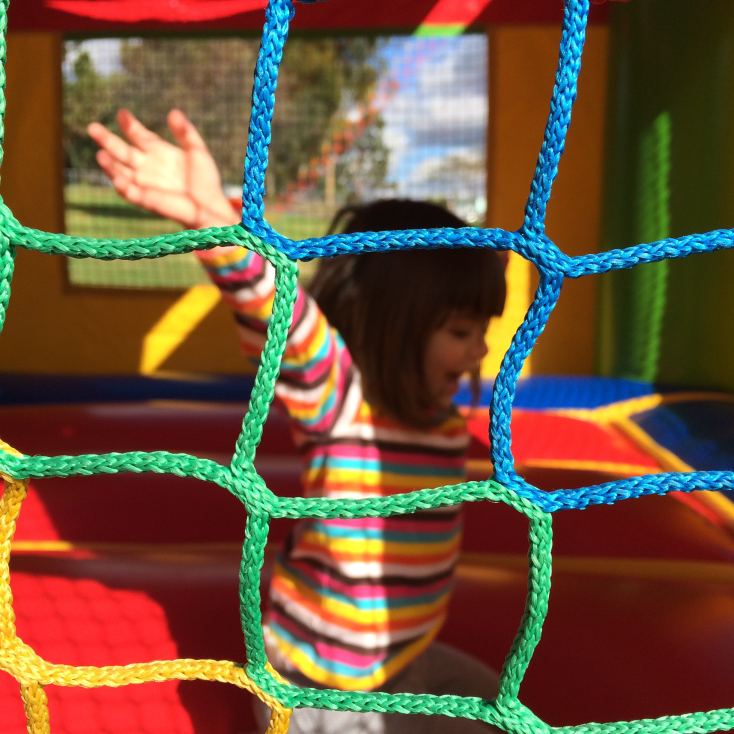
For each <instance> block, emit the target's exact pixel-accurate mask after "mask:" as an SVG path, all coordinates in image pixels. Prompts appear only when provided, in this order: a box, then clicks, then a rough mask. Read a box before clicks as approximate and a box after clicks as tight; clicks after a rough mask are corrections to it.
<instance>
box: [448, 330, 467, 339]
mask: <svg viewBox="0 0 734 734" xmlns="http://www.w3.org/2000/svg"><path fill="white" fill-rule="evenodd" d="M449 333H450V334H451V336H453V337H456V338H457V339H467V338H468V337H469V336H470V332H469V330H468V329H451V330H450V332H449Z"/></svg>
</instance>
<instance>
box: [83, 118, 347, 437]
mask: <svg viewBox="0 0 734 734" xmlns="http://www.w3.org/2000/svg"><path fill="white" fill-rule="evenodd" d="M117 121H118V124H119V126H120V130H121V131H122V134H123V136H124V137H119V136H117V135H115V134H114V133H113V132H111V131H110V130H108V129H107V128H106V127H104V126H103V125H101V124H100V123H97V122H94V123H92V124H90V125H89V127H88V131H89V135H90V136H91V137H92V139H93V140H94V141H95V142H96V143H97V145H99V148H100V149H99V151H98V152H97V161H98V163H99V165H100V167H101V168H102V170H103V171H104V172H105V173H106V174H107V176H108V178H109V179H110V181H111V182H112V184H113V186H114V187H115V189H116V190H117V192H118V193H119V194H120V196H122V197H123V198H124V199H126V200H127V201H129V202H130V203H131V204H135V205H136V206H140V207H142V208H144V209H147V210H148V211H151V212H154V213H155V214H159V215H161V216H164V217H167V218H169V219H173V220H175V221H177V222H179V223H180V224H182V225H183V226H184V227H187V228H190V229H199V228H201V227H212V226H223V225H228V224H236V223H237V222H238V221H239V217H238V215H237V213H236V212H235V211H234V210H233V209H232V207H231V206H230V204H229V201H228V200H227V197H226V196H225V195H224V192H223V191H222V184H221V179H220V175H219V170H218V168H217V165H216V163H215V161H214V159H213V158H212V156H211V153H210V152H209V149H208V147H207V145H206V143H205V142H204V140H203V138H202V137H201V135H200V134H199V131H198V130H197V129H196V127H195V126H194V125H193V123H192V122H191V121H190V120H189V119H188V118H187V117H186V116H185V115H184V114H183V112H181V111H180V110H171V112H169V114H168V126H169V128H170V130H171V133H172V134H173V137H174V139H175V140H176V143H177V145H172V144H171V143H169V142H167V141H166V140H164V139H163V138H161V137H160V136H158V135H156V134H155V133H154V132H152V131H151V130H149V129H148V128H147V127H145V126H144V125H143V124H142V123H141V122H140V121H139V120H138V119H137V118H136V117H135V116H134V115H133V114H132V113H131V112H129V111H128V110H120V111H119V112H118V115H117ZM197 254H198V255H199V259H200V260H201V262H202V264H203V265H204V267H205V268H206V270H207V273H208V274H209V277H210V278H211V280H212V281H213V282H214V283H215V284H216V285H217V286H218V287H219V289H220V292H221V294H222V298H223V300H224V301H225V302H226V303H227V305H228V306H229V307H230V309H231V310H232V312H233V314H234V317H235V320H236V322H237V331H238V335H239V341H240V345H241V347H242V351H243V352H244V353H245V356H246V357H247V359H248V360H249V361H250V362H251V363H253V365H255V366H256V365H257V362H258V360H259V358H260V352H261V350H262V347H263V344H264V343H265V331H266V329H267V322H268V319H269V318H270V313H271V310H272V301H273V295H274V288H275V282H274V281H275V278H274V275H275V274H274V271H273V268H272V266H271V265H270V264H269V263H268V262H267V261H265V260H263V259H262V258H260V257H259V256H258V255H256V254H254V253H251V252H248V251H247V250H244V249H242V248H240V247H219V248H216V249H214V250H210V251H208V252H202V253H197ZM351 371H352V370H351V359H350V357H349V353H348V352H347V350H346V349H345V347H344V344H343V342H342V340H341V338H340V337H339V335H338V334H337V333H336V332H335V331H334V330H333V329H331V328H330V327H329V325H328V323H327V322H326V319H325V318H324V315H323V314H322V313H321V311H320V310H319V308H318V306H317V305H316V303H315V302H314V301H313V300H312V299H311V298H310V297H308V296H307V295H306V294H305V293H304V292H303V291H302V290H301V289H300V288H299V291H298V295H297V300H296V306H295V313H294V317H293V324H292V326H291V329H290V333H289V337H288V343H287V345H286V352H285V357H284V359H283V363H282V368H281V379H280V380H279V381H278V384H277V386H276V394H277V395H278V397H279V398H280V399H281V401H282V402H283V403H284V404H285V406H286V408H287V410H288V412H289V413H290V415H291V417H292V418H293V419H294V420H295V421H296V422H297V423H298V424H300V426H301V428H302V429H303V430H304V431H306V432H322V431H327V430H328V429H329V428H330V426H331V424H332V422H333V420H334V417H335V416H336V415H337V413H338V412H339V406H340V405H341V401H342V398H343V396H344V393H345V391H346V384H347V381H348V379H349V375H350V373H351Z"/></svg>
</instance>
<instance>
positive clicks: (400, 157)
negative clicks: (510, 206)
mask: <svg viewBox="0 0 734 734" xmlns="http://www.w3.org/2000/svg"><path fill="white" fill-rule="evenodd" d="M396 49H397V52H396V54H395V60H394V63H395V65H396V66H397V64H398V63H401V62H404V63H406V64H407V69H406V70H402V69H400V68H396V69H395V74H396V76H397V79H398V82H399V83H398V86H397V90H396V91H395V93H394V95H393V96H392V97H391V98H390V100H389V102H388V103H387V104H386V106H385V108H384V110H383V119H384V121H385V132H384V134H385V138H384V139H385V143H386V145H387V146H388V147H389V148H390V150H391V166H390V167H391V177H392V178H394V179H396V180H397V181H398V182H400V179H401V178H405V177H406V176H409V177H410V179H411V184H412V185H417V183H418V180H419V177H420V176H421V175H425V176H427V175H428V174H429V172H430V171H431V164H430V163H429V160H428V158H429V157H430V156H431V153H432V154H433V156H434V159H436V156H437V158H438V159H441V158H444V157H446V156H450V155H456V154H458V153H459V152H460V151H464V152H465V153H466V154H467V155H471V156H474V157H475V158H479V159H482V160H483V158H484V146H485V137H486V128H487V51H486V37H484V36H481V35H479V36H477V35H468V36H461V37H458V38H451V39H421V38H412V39H403V40H401V41H400V42H398V44H397V45H396ZM429 50H430V51H431V52H432V55H430V56H429V55H428V53H429ZM428 149H431V151H429V150H428Z"/></svg>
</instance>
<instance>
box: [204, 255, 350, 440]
mask: <svg viewBox="0 0 734 734" xmlns="http://www.w3.org/2000/svg"><path fill="white" fill-rule="evenodd" d="M197 255H198V257H199V260H200V261H201V263H202V265H203V266H204V268H205V270H206V272H207V274H208V275H209V278H210V279H211V281H212V282H213V283H214V284H215V285H216V286H217V287H218V288H219V291H220V293H221V296H222V300H223V301H224V302H225V303H226V304H227V305H228V306H229V308H230V310H231V311H232V313H233V315H234V318H235V321H236V324H237V334H238V338H239V343H240V348H241V350H242V352H243V354H244V355H245V357H246V359H247V360H248V362H249V363H250V365H251V366H252V368H253V369H255V368H256V367H257V364H258V362H259V360H260V353H261V352H262V349H263V346H264V344H265V333H266V330H267V325H268V320H269V319H270V314H271V313H272V307H273V297H274V295H275V270H274V268H273V266H272V265H271V264H270V263H269V262H268V261H267V260H265V259H264V258H262V257H260V256H259V255H257V254H255V253H254V252H250V251H249V250H246V249H244V248H242V247H237V246H229V247H216V248H214V249H212V250H207V251H205V252H199V253H197ZM352 373H353V368H352V360H351V357H350V355H349V352H348V351H347V349H346V347H345V345H344V342H343V340H342V338H341V336H340V335H339V334H338V333H337V332H336V331H335V330H334V329H333V328H331V327H330V326H329V324H328V322H327V321H326V317H325V316H324V315H323V313H322V312H321V310H320V309H319V307H318V306H317V304H316V302H315V301H314V300H313V299H312V298H311V297H310V296H308V295H307V294H306V293H305V292H304V291H303V289H302V288H300V286H299V288H298V294H297V297H296V303H295V308H294V312H293V323H292V324H291V327H290V330H289V333H288V341H287V344H286V350H285V354H284V357H283V361H282V364H281V373H280V378H279V380H278V384H277V385H276V396H277V397H278V398H279V400H280V401H281V402H282V403H283V404H284V405H285V408H286V410H287V411H288V413H289V415H290V417H291V418H292V419H293V420H294V421H295V422H296V423H297V424H298V425H299V427H300V428H301V429H302V430H304V431H305V432H307V433H309V434H313V433H324V432H328V431H329V429H330V428H331V426H332V425H333V422H334V420H335V418H336V417H337V415H338V413H339V410H340V407H341V403H342V402H343V398H344V396H345V394H346V391H347V387H348V384H349V382H350V381H351V379H352V377H353V375H352Z"/></svg>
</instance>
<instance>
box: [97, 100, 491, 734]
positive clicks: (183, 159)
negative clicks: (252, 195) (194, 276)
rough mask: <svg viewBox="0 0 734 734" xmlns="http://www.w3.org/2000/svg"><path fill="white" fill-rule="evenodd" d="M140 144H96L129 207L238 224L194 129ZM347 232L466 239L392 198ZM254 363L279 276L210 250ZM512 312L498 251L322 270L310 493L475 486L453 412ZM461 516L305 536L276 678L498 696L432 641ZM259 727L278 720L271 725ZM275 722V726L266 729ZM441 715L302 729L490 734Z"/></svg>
mask: <svg viewBox="0 0 734 734" xmlns="http://www.w3.org/2000/svg"><path fill="white" fill-rule="evenodd" d="M119 122H120V126H121V129H122V131H123V133H124V135H125V137H126V138H127V141H128V142H125V141H124V140H123V139H121V138H118V137H117V136H115V135H113V134H112V133H111V132H109V131H108V130H107V129H105V128H104V127H102V126H101V125H99V124H97V123H94V124H92V125H90V128H89V132H90V135H91V136H92V137H93V138H94V140H95V141H96V142H97V143H98V144H99V146H100V151H99V152H98V156H97V157H98V161H99V163H100V165H101V166H102V168H103V169H104V170H105V172H106V173H107V175H108V176H109V177H110V179H111V181H112V183H113V184H114V186H115V188H116V189H117V191H118V192H119V193H120V194H121V195H122V196H124V197H125V198H126V199H128V200H129V201H131V202H133V203H136V204H139V205H142V206H144V207H146V208H148V209H150V210H152V211H155V212H158V213H160V214H163V215H164V216H168V217H171V218H175V219H177V220H178V221H180V222H181V223H182V224H183V225H184V226H186V227H191V228H197V227H202V226H212V225H225V224H231V223H234V222H236V221H237V216H236V214H234V213H233V211H232V209H231V207H230V205H229V203H228V202H227V200H226V198H225V197H224V195H223V194H222V192H221V186H220V183H219V178H218V172H217V170H216V166H215V164H214V162H213V160H212V159H211V156H210V155H209V153H208V151H207V148H206V145H205V144H204V142H203V140H202V139H201V137H200V136H199V134H198V132H197V130H196V129H195V128H194V126H193V125H192V124H191V123H190V122H189V121H188V120H187V119H186V118H185V117H184V116H183V114H182V113H181V112H179V111H172V112H171V113H170V114H169V125H170V128H171V130H172V132H173V134H174V137H175V138H176V140H177V142H178V144H179V145H178V147H177V146H173V145H170V144H169V143H167V142H165V141H163V140H162V139H161V138H159V137H158V136H156V135H154V134H153V133H152V132H150V131H149V130H147V129H146V128H145V127H143V126H142V125H141V123H140V122H139V121H137V120H136V119H135V118H134V117H133V116H132V115H131V114H130V113H129V112H127V111H124V110H123V111H121V112H120V114H119ZM333 226H335V227H339V229H341V231H345V232H357V231H369V230H371V231H377V230H396V229H417V228H433V227H459V226H464V224H463V222H461V220H459V219H458V218H457V217H455V216H454V215H452V214H451V213H449V212H448V211H446V210H445V209H443V208H441V207H438V206H436V205H433V204H428V203H421V202H411V201H398V200H393V201H379V202H375V203H373V204H368V205H364V206H358V207H351V208H347V209H345V210H342V212H340V213H339V214H338V215H337V217H336V219H335V222H334V223H333ZM199 258H200V260H201V262H202V264H203V265H204V267H205V268H206V270H207V272H208V273H209V276H210V277H211V279H212V281H213V282H214V283H215V284H216V285H217V286H218V287H219V288H220V291H221V293H222V298H223V300H224V301H225V302H226V303H227V304H228V306H229V307H230V308H231V309H232V311H233V314H234V316H235V320H236V323H237V330H238V335H239V340H240V345H241V347H242V350H243V352H244V353H245V355H246V357H247V358H248V359H250V360H251V361H252V362H253V363H255V364H256V363H257V361H258V359H259V355H260V351H261V349H262V346H263V343H264V338H265V329H266V325H267V320H268V317H269V314H270V310H271V302H272V298H273V292H274V273H273V269H272V267H271V266H270V265H269V263H267V262H266V261H264V260H263V259H262V258H260V257H259V256H257V255H255V254H254V253H251V252H248V251H246V250H244V249H242V248H239V247H218V248H215V249H213V250H209V251H207V252H202V253H199ZM504 298H505V282H504V272H503V266H502V263H501V261H500V259H499V257H498V255H497V254H496V253H494V252H491V251H487V250H469V249H461V250H419V251H414V252H410V253H408V252H396V253H371V254H365V255H345V256H341V257H338V258H334V259H332V260H326V261H324V262H323V263H322V264H321V266H320V267H319V270H318V272H317V274H316V276H315V277H314V280H313V282H312V284H311V288H310V294H307V293H305V292H303V291H300V292H299V293H298V297H297V301H296V306H295V312H294V318H293V324H292V326H291V329H290V334H289V338H288V343H287V347H286V352H285V356H284V359H283V363H282V370H281V377H280V380H279V382H278V385H277V388H276V395H277V398H278V399H279V400H280V401H281V402H282V404H283V405H284V406H285V408H286V410H287V411H288V414H289V416H290V419H291V423H292V427H293V431H294V434H295V437H296V440H297V443H298V445H299V447H300V449H301V451H302V454H303V457H304V474H303V484H304V490H305V492H306V493H307V494H309V495H321V496H329V497H343V498H354V497H369V496H381V495H386V494H393V493H398V492H407V491H410V490H413V489H420V488H424V487H435V486H440V485H445V484H454V483H458V482H462V481H464V464H465V453H466V449H467V445H468V435H467V432H466V427H465V424H464V420H463V419H462V417H461V416H460V415H459V413H458V412H457V410H456V408H455V406H454V404H453V398H454V395H455V393H456V390H457V388H458V385H459V380H460V379H461V378H462V376H464V375H470V376H476V375H477V374H478V370H479V365H480V362H481V360H482V358H483V357H484V355H485V354H486V353H487V347H486V345H485V341H484V339H485V333H486V330H487V326H488V322H489V319H490V318H491V317H492V316H496V315H498V314H499V313H501V311H502V308H503V305H504ZM460 538H461V508H460V507H449V508H442V509H440V510H433V511H430V512H423V513H415V514H412V515H405V516H395V517H386V518H368V519H358V520H337V519H326V520H324V519H306V520H302V521H301V522H300V523H298V524H297V525H296V526H295V528H294V531H293V533H292V534H291V537H290V538H289V540H288V542H287V543H286V544H285V547H284V548H283V550H282V552H281V554H280V556H279V558H278V561H277V563H276V565H275V568H274V571H273V576H272V582H271V587H270V604H269V610H268V612H267V615H266V630H265V633H266V643H267V647H268V654H269V657H270V660H271V661H272V662H273V664H274V666H275V667H276V668H277V669H278V670H279V671H280V672H281V673H282V674H283V675H284V676H285V677H287V678H288V679H290V680H291V681H293V682H294V683H297V684H299V685H310V686H314V685H315V686H328V687H334V688H339V689H343V690H370V689H377V688H379V689H380V690H387V691H394V692H397V691H410V692H428V693H436V694H441V693H455V694H460V695H476V696H483V697H492V696H493V695H494V693H495V692H496V675H495V674H494V672H493V671H491V670H489V669H487V668H486V667H484V666H483V665H482V664H481V663H479V662H478V661H476V660H474V659H473V658H470V657H469V656H467V655H465V654H463V653H460V652H459V651H457V650H454V649H452V648H450V647H448V646H446V645H442V644H441V643H438V642H436V641H435V638H436V635H437V634H438V632H439V630H440V628H441V625H442V623H443V621H444V618H445V615H446V612H447V606H448V602H449V597H450V592H451V585H452V579H453V571H454V567H455V564H456V562H457V559H458V554H459V545H460ZM260 713H261V714H263V713H265V712H260ZM263 719H264V720H266V716H264V717H263ZM489 729H490V728H489V727H487V726H486V725H484V724H482V723H479V722H473V721H466V720H455V719H447V718H444V717H415V716H411V717H406V716H401V715H384V714H355V713H350V712H332V711H322V710H311V709H301V710H297V711H296V712H294V718H293V723H292V725H291V731H295V732H314V733H315V732H337V731H339V732H343V733H344V734H347V733H348V732H363V731H364V732H375V734H377V733H378V732H398V731H399V732H431V731H436V732H438V731H441V732H486V731H488V730H489Z"/></svg>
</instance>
